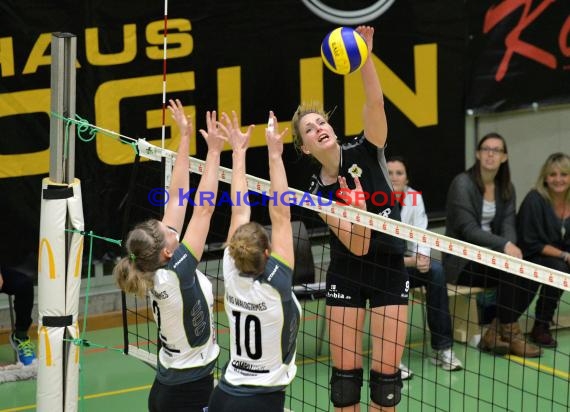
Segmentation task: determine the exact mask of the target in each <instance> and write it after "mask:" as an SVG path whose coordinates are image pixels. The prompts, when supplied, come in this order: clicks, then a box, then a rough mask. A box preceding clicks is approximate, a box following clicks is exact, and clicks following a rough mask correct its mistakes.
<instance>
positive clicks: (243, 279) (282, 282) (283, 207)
mask: <svg viewBox="0 0 570 412" xmlns="http://www.w3.org/2000/svg"><path fill="white" fill-rule="evenodd" d="M222 116H223V120H224V123H225V127H226V128H227V129H228V130H229V133H228V135H229V137H230V145H231V146H232V163H233V166H232V181H231V200H232V214H231V219H230V228H229V230H228V237H227V242H226V248H225V250H224V258H223V272H224V289H225V292H224V307H225V310H226V314H227V316H228V321H229V324H230V360H229V361H228V363H227V365H226V366H225V368H224V372H223V375H222V377H221V379H220V382H219V384H218V386H217V387H216V389H215V390H214V392H213V393H212V397H211V399H210V405H209V412H251V411H267V412H282V411H283V409H284V405H285V389H286V388H287V385H288V384H289V383H290V382H291V381H292V380H293V378H294V377H295V374H296V371H297V366H296V365H295V355H296V349H297V348H296V344H297V332H298V330H299V320H300V316H301V306H300V305H299V302H298V301H297V298H296V297H295V295H294V294H293V291H292V283H293V268H294V253H293V230H292V227H291V211H290V207H289V205H288V204H283V202H280V201H278V199H279V194H281V193H285V192H286V191H287V190H288V186H287V176H286V174H285V166H284V165H283V160H282V158H281V155H282V153H283V136H284V135H285V133H286V132H287V129H285V130H284V131H282V132H279V127H278V124H277V119H276V118H275V116H274V115H273V112H270V113H269V121H268V127H267V129H266V131H265V138H266V141H267V150H268V157H269V179H270V181H271V183H270V193H272V194H274V196H275V197H274V199H273V201H269V217H270V220H271V237H270V236H269V235H268V233H267V231H266V230H265V229H264V227H263V226H261V225H260V224H259V223H256V222H250V215H251V208H250V206H249V202H247V200H244V199H243V197H244V196H247V181H246V176H245V157H246V151H247V148H248V146H249V139H250V135H251V131H252V129H253V126H249V128H248V129H247V131H246V132H245V133H242V132H241V131H240V129H239V125H238V120H237V115H236V114H235V113H233V116H232V119H230V118H229V116H228V115H226V114H225V113H224V114H223V115H222Z"/></svg>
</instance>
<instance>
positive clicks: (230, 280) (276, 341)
mask: <svg viewBox="0 0 570 412" xmlns="http://www.w3.org/2000/svg"><path fill="white" fill-rule="evenodd" d="M223 265H224V267H223V270H224V287H225V295H224V304H225V309H226V314H227V316H228V322H229V325H230V346H231V352H230V360H229V362H228V364H227V365H226V368H225V371H224V374H223V376H222V379H221V380H220V384H219V385H220V388H221V389H223V390H224V391H226V392H228V393H230V394H233V395H240V394H252V393H264V392H275V391H278V390H282V389H285V387H286V386H287V385H288V384H289V383H290V382H291V381H292V380H293V378H294V377H295V373H296V372H297V366H296V365H295V354H296V346H297V332H298V330H299V320H300V317H301V305H299V302H298V301H297V298H296V297H295V295H294V294H293V292H292V290H291V286H292V279H293V270H292V269H291V268H290V267H289V266H287V265H286V264H284V263H283V261H281V260H280V259H279V258H278V257H276V256H275V255H271V257H270V258H269V260H268V261H267V264H266V265H265V271H264V272H263V274H261V275H259V276H257V277H255V278H253V277H248V276H242V275H241V274H240V272H239V270H238V269H237V268H236V267H235V263H234V260H233V259H232V257H231V256H230V254H229V249H228V248H226V249H225V251H224V263H223Z"/></svg>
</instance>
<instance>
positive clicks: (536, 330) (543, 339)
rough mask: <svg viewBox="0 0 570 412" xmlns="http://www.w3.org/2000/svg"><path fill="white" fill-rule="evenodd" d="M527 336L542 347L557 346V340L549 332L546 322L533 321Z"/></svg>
mask: <svg viewBox="0 0 570 412" xmlns="http://www.w3.org/2000/svg"><path fill="white" fill-rule="evenodd" d="M529 337H530V340H531V341H532V342H534V343H536V344H537V345H538V346H542V347H543V348H555V347H556V346H558V342H556V339H554V338H553V337H552V333H550V325H549V324H548V323H547V322H540V321H538V320H537V321H535V322H534V326H533V328H532V331H531V332H530V335H529Z"/></svg>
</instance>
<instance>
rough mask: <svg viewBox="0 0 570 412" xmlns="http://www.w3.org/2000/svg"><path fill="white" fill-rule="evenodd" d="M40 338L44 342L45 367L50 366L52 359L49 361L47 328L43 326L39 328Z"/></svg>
mask: <svg viewBox="0 0 570 412" xmlns="http://www.w3.org/2000/svg"><path fill="white" fill-rule="evenodd" d="M39 334H40V336H43V338H44V342H45V358H46V366H51V364H52V359H51V344H50V342H49V333H48V328H47V327H45V326H40V333H39Z"/></svg>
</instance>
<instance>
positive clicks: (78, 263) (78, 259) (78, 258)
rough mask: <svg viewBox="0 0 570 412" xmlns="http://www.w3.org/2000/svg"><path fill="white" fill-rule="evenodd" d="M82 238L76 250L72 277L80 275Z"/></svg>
mask: <svg viewBox="0 0 570 412" xmlns="http://www.w3.org/2000/svg"><path fill="white" fill-rule="evenodd" d="M82 256H83V237H81V240H80V243H79V247H78V248H77V256H76V257H75V272H74V273H73V276H74V277H79V275H81V263H82V262H83V259H82Z"/></svg>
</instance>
